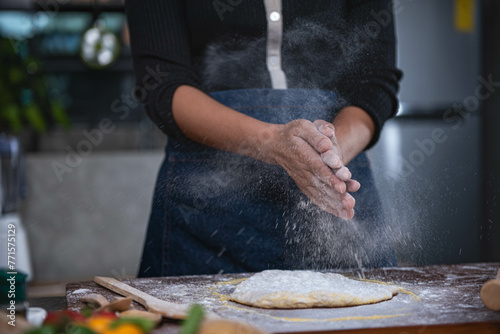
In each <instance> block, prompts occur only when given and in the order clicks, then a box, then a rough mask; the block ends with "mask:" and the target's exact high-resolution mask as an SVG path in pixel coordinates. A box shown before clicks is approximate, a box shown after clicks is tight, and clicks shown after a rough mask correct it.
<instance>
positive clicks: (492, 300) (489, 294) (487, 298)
mask: <svg viewBox="0 0 500 334" xmlns="http://www.w3.org/2000/svg"><path fill="white" fill-rule="evenodd" d="M481 300H482V301H483V304H484V305H485V306H486V307H487V308H489V309H491V310H493V311H500V269H499V270H498V274H497V278H495V279H492V280H489V281H488V282H486V283H484V285H483V287H482V288H481Z"/></svg>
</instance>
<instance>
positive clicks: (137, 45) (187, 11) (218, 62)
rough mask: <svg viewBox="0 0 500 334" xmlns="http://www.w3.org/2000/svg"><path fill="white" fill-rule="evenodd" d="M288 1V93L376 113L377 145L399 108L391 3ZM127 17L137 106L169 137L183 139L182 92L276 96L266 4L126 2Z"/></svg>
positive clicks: (234, 0)
mask: <svg viewBox="0 0 500 334" xmlns="http://www.w3.org/2000/svg"><path fill="white" fill-rule="evenodd" d="M282 2H283V9H282V17H283V34H284V35H283V45H282V57H283V70H284V72H285V74H286V75H287V80H288V87H289V88H296V87H300V88H319V89H326V90H332V91H336V92H338V93H339V94H340V95H341V96H342V98H343V99H344V100H345V104H346V105H354V106H358V107H360V108H362V109H363V110H365V111H366V112H368V113H369V115H370V116H371V117H372V118H373V120H374V122H375V125H376V135H375V138H374V139H373V140H372V143H371V144H373V143H374V142H375V141H376V140H377V138H378V135H379V132H380V130H381V128H382V125H383V124H384V122H385V121H386V120H387V119H388V118H390V117H392V116H394V115H395V113H396V111H397V105H398V101H397V98H396V93H397V90H398V88H399V84H398V82H399V79H400V78H401V72H400V71H399V70H398V69H396V67H395V36H394V20H393V16H392V12H391V10H392V2H391V1H390V0H373V1H369V0H307V1H305V0H283V1H282ZM126 13H127V19H128V24H129V28H130V37H131V46H132V54H133V60H134V70H135V73H136V78H137V84H138V86H139V87H142V89H139V90H137V91H138V92H141V94H139V95H140V96H138V97H139V98H140V99H141V100H142V102H143V103H145V106H146V110H147V112H148V114H149V116H150V117H151V119H152V120H153V121H154V122H155V123H156V124H157V125H158V126H159V128H160V129H161V130H162V131H163V132H165V133H166V134H167V135H169V136H174V137H178V136H182V132H181V131H180V130H179V129H178V127H177V125H176V123H175V121H174V119H173V116H172V98H173V94H174V92H175V90H176V89H177V88H178V87H179V86H181V85H191V86H194V87H197V88H199V89H202V90H204V91H206V92H210V91H215V90H221V89H238V88H264V87H266V88H271V80H270V78H269V75H268V74H267V70H266V62H265V58H266V48H265V45H266V44H265V38H266V33H267V21H266V14H265V7H264V3H263V1H262V0H246V1H243V0H215V1H214V0H127V1H126ZM328 121H331V120H328Z"/></svg>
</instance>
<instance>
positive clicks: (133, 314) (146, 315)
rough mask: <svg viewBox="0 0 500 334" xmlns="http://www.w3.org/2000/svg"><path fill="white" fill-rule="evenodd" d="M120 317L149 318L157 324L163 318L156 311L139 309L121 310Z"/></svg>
mask: <svg viewBox="0 0 500 334" xmlns="http://www.w3.org/2000/svg"><path fill="white" fill-rule="evenodd" d="M118 317H120V318H139V319H147V320H151V321H152V322H153V323H154V324H155V326H157V325H158V324H159V323H160V322H161V319H162V316H161V315H160V314H156V313H151V312H148V311H139V310H128V311H124V312H120V313H119V314H118Z"/></svg>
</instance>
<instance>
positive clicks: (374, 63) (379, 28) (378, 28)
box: [338, 0, 402, 148]
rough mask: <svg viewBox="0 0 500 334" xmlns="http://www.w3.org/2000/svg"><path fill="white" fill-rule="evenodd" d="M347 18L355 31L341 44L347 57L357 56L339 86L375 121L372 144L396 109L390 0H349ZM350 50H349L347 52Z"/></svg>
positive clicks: (396, 78)
mask: <svg viewBox="0 0 500 334" xmlns="http://www.w3.org/2000/svg"><path fill="white" fill-rule="evenodd" d="M348 3H349V7H348V15H347V18H346V19H347V20H348V21H349V22H350V23H352V24H353V27H354V31H353V35H352V37H353V38H351V39H350V40H349V42H348V43H349V44H348V45H346V46H344V52H347V55H344V56H346V57H350V56H354V57H359V59H358V60H357V61H356V63H357V64H358V66H355V67H354V68H355V69H354V70H353V71H352V72H350V73H346V78H345V80H342V85H340V87H339V88H338V89H339V91H340V93H341V95H342V96H344V97H345V98H346V100H347V103H348V104H349V105H352V106H357V107H359V108H361V109H363V110H365V111H366V112H367V113H368V114H369V115H370V116H371V117H372V119H373V121H374V122H375V135H374V137H373V139H372V141H371V142H370V143H369V145H368V146H367V148H370V147H371V146H373V145H374V144H375V143H376V142H377V140H378V138H379V136H380V131H381V130H382V126H383V124H384V123H385V121H387V120H388V119H389V118H391V117H393V116H395V115H396V113H397V110H398V98H397V92H398V90H399V80H400V79H401V76H402V72H401V71H400V70H399V69H397V68H396V38H395V32H394V15H393V7H392V1H391V0H374V1H368V0H351V1H349V2H348ZM349 53H352V54H351V55H349Z"/></svg>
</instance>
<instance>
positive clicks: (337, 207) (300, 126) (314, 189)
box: [262, 119, 359, 219]
mask: <svg viewBox="0 0 500 334" xmlns="http://www.w3.org/2000/svg"><path fill="white" fill-rule="evenodd" d="M332 145H333V144H332V140H331V138H329V137H328V136H327V135H325V134H323V133H321V132H320V131H319V130H318V128H317V126H316V125H315V124H314V123H312V122H310V121H308V120H303V119H299V120H294V121H292V122H289V123H287V124H284V125H278V124H276V125H274V127H273V130H272V135H271V136H270V138H269V140H267V141H266V145H265V146H266V148H265V151H267V152H265V153H264V155H265V156H266V157H265V158H264V159H263V160H264V161H266V160H267V162H270V163H274V164H277V165H280V166H281V167H283V168H284V169H285V170H286V172H287V173H288V174H289V175H290V177H292V179H293V180H294V181H295V183H296V184H297V186H298V187H299V189H300V190H301V191H302V192H303V193H304V194H305V195H306V196H307V197H308V198H309V199H310V200H311V202H313V203H314V204H316V205H317V206H318V207H319V208H321V209H322V210H324V211H327V212H329V213H332V214H334V215H336V216H338V217H340V218H343V219H351V218H352V217H353V216H354V205H355V200H354V198H353V197H352V196H351V195H350V194H349V193H348V190H349V189H347V186H346V182H344V181H343V180H341V179H339V177H338V176H336V175H335V171H334V170H333V169H332V168H331V167H329V166H328V165H327V164H325V162H324V161H323V159H322V154H324V153H327V152H328V151H329V150H331V149H332ZM262 158H263V157H262ZM349 178H350V175H349ZM347 181H348V180H347ZM354 182H355V181H354ZM358 188H359V187H358Z"/></svg>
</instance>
